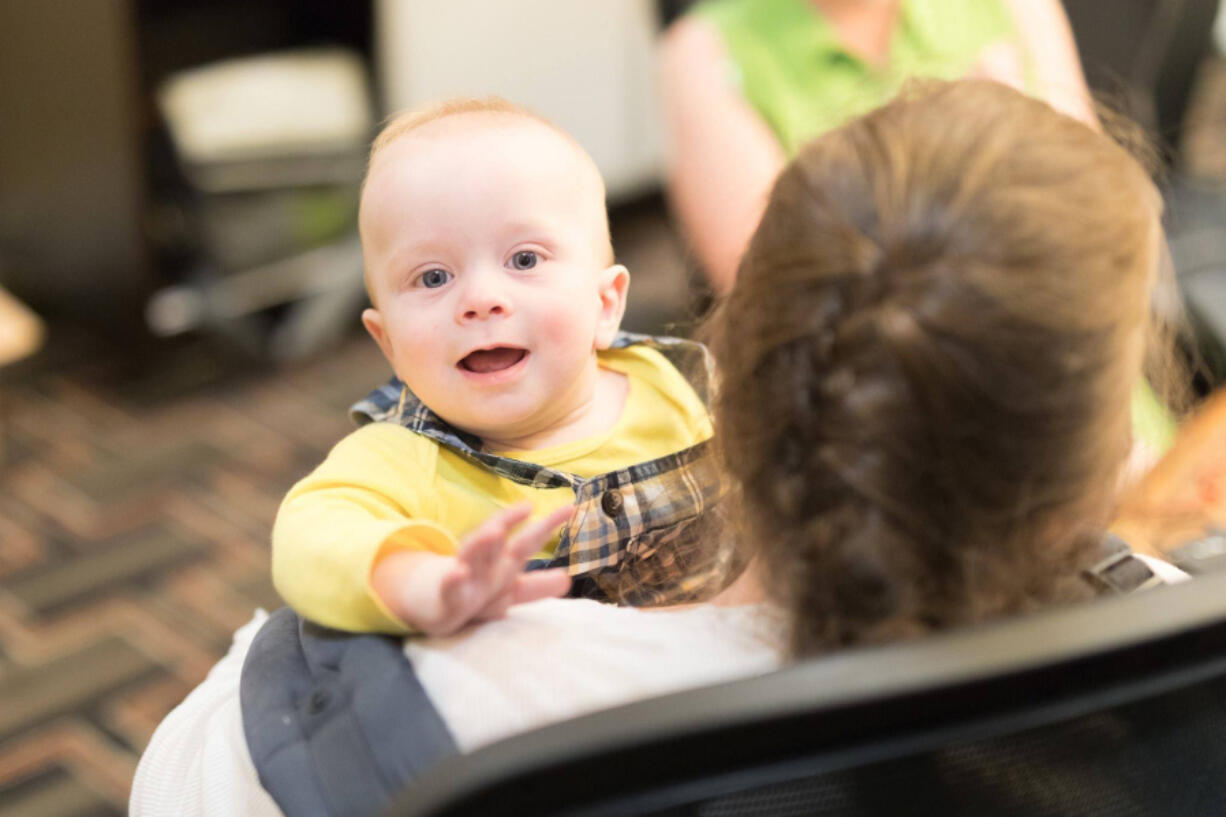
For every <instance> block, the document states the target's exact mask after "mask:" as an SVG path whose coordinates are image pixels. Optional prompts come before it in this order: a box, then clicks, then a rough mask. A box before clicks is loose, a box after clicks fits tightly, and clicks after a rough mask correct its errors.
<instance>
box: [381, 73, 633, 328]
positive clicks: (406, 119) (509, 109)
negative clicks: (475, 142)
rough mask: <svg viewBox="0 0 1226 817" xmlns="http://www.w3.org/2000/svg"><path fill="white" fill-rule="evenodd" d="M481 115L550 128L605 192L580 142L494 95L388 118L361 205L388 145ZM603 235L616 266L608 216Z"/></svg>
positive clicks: (452, 101)
mask: <svg viewBox="0 0 1226 817" xmlns="http://www.w3.org/2000/svg"><path fill="white" fill-rule="evenodd" d="M478 113H488V114H502V115H505V116H509V117H514V118H517V119H526V120H528V121H530V122H536V123H538V124H541V125H544V126H545V127H547V128H549V129H550V130H552V131H553V132H554V133H556V134H558V135H559V136H561V137H562V138H563V139H565V140H566V141H568V142H570V143H571V144H572V145H574V147H575V149H576V150H578V151H579V153H580V154H582V155H583V156H584V157H585V158H586V159H587V160H588V161H589V162H591V164H592V168H593V170H595V171H596V178H597V179H600V183H601V188H602V189H603V185H604V180H603V178H602V177H601V175H600V171H599V169H598V168H597V167H596V163H595V162H594V161H593V160H592V158H591V156H589V155H588V152H587V151H586V150H585V149H584V148H583V145H581V144H579V141H578V140H577V139H575V137H574V136H571V135H570V134H569V133H567V132H566V131H565V130H563V129H562V128H560V127H558V126H557V125H555V124H554V123H553V122H551V121H549V120H548V119H546V118H545V117H543V116H541V115H540V114H538V113H535V112H533V111H530V110H528V109H527V108H525V107H523V106H521V105H516V104H515V103H514V102H511V101H510V100H507V99H504V98H503V97H500V96H492V95H491V96H484V97H455V98H453V99H446V100H443V101H442V102H435V103H432V104H430V105H426V106H425V107H422V108H415V109H413V110H409V111H403V112H401V113H399V114H394V115H393V116H391V117H389V118H388V119H387V123H386V124H385V125H384V126H383V129H382V130H380V131H379V133H378V135H376V136H375V138H374V141H372V142H371V144H370V156H369V157H368V158H367V160H366V175H365V177H364V178H363V179H362V186H361V188H360V190H359V201H360V199H361V194H362V193H364V192H365V190H366V183H367V182H368V181H369V180H370V175H371V171H372V170H373V169H374V166H375V160H376V159H377V158H378V156H379V154H380V153H382V152H383V150H384V149H386V148H387V146H388V145H390V144H391V143H393V142H395V141H396V140H397V139H399V138H401V137H402V136H405V135H406V134H409V133H412V132H413V131H415V130H418V129H420V128H422V127H424V126H425V125H428V124H430V123H431V122H437V121H438V120H440V119H447V118H449V117H452V116H461V115H464V114H478ZM604 232H605V237H606V240H607V243H608V245H609V250H608V255H609V263H613V244H612V240H611V239H609V238H608V236H609V225H608V215H607V213H606V216H605V225H604ZM362 277H363V279H364V280H365V283H366V295H367V297H369V298H370V301H371V303H372V304H373V303H374V302H375V298H374V291H373V289H372V288H371V286H370V274H369V271H367V270H366V269H365V268H364V269H363V271H362Z"/></svg>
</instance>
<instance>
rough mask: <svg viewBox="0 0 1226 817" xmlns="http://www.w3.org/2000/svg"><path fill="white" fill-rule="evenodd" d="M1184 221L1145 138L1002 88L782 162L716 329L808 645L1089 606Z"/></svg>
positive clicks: (824, 143)
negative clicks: (1165, 274)
mask: <svg viewBox="0 0 1226 817" xmlns="http://www.w3.org/2000/svg"><path fill="white" fill-rule="evenodd" d="M1160 207H1161V200H1160V197H1159V196H1158V193H1157V191H1156V190H1155V188H1154V185H1153V183H1152V182H1151V180H1150V178H1149V177H1148V175H1147V174H1146V172H1145V171H1144V169H1143V168H1142V167H1141V166H1140V165H1139V164H1138V163H1137V162H1136V161H1135V160H1134V159H1133V158H1132V157H1131V156H1130V155H1129V154H1128V153H1127V152H1126V151H1125V150H1124V149H1122V148H1121V147H1119V146H1118V145H1116V144H1115V143H1113V142H1112V141H1111V140H1109V139H1107V138H1105V137H1103V136H1101V135H1099V134H1097V133H1094V132H1093V131H1091V130H1090V129H1089V128H1087V127H1085V126H1084V125H1082V124H1080V123H1078V122H1076V121H1074V120H1073V119H1071V118H1069V117H1066V116H1063V115H1061V114H1058V113H1056V112H1055V111H1054V110H1052V109H1051V108H1049V107H1048V106H1047V105H1045V104H1044V103H1042V102H1038V101H1035V100H1032V99H1029V98H1027V97H1025V96H1023V95H1021V94H1019V93H1017V92H1015V91H1012V90H1010V89H1007V88H1005V87H1003V86H1001V85H998V84H995V83H990V82H981V81H980V82H977V81H964V82H957V83H925V84H923V85H916V86H912V87H910V88H909V89H908V90H907V91H904V93H903V94H902V95H901V96H900V97H899V98H897V99H896V100H894V101H893V102H891V103H889V104H887V105H886V106H885V107H883V108H881V109H878V110H877V111H874V112H872V113H870V114H868V115H866V116H864V117H862V118H860V119H858V120H855V121H853V122H851V123H850V124H848V125H847V126H845V127H843V128H840V129H839V130H837V131H833V132H831V133H829V134H827V135H825V136H823V137H821V138H819V139H818V140H816V141H815V142H813V143H811V144H810V145H808V146H807V147H805V148H804V149H803V150H802V151H801V152H800V154H799V155H798V156H797V157H796V159H795V160H794V161H793V162H792V163H791V164H790V165H789V166H788V167H787V168H786V169H785V170H784V171H783V173H782V174H781V176H780V177H779V179H778V181H777V183H776V185H775V187H774V190H773V192H772V194H771V197H770V202H769V204H768V206H767V209H766V212H765V215H764V216H763V218H762V221H761V224H760V225H759V227H758V230H757V232H756V233H755V235H754V237H753V239H752V241H751V243H750V246H749V248H748V250H747V251H746V254H745V256H744V258H743V260H742V262H741V266H740V270H739V272H738V276H737V280H736V286H735V288H734V289H733V290H732V292H731V293H730V295H729V296H728V298H727V299H726V301H725V302H724V303H723V304H722V305H721V306H720V307H719V308H718V309H717V311H716V313H715V315H714V316H713V319H712V321H711V322H710V324H709V328H708V330H707V331H708V336H709V339H710V341H711V343H712V346H713V351H714V352H715V356H716V359H717V360H718V361H719V368H720V372H721V387H720V389H719V393H718V395H717V398H716V401H715V416H716V427H717V429H718V430H719V435H720V437H719V442H720V447H721V450H722V452H723V457H724V461H725V464H726V467H727V469H728V471H729V473H730V474H731V475H732V477H733V480H734V482H735V483H736V487H737V489H738V492H739V494H740V509H739V510H740V516H741V518H742V521H743V531H742V536H744V537H745V538H746V539H747V543H748V545H749V546H750V547H751V548H753V549H754V550H755V551H756V552H757V553H759V554H760V556H761V562H762V568H763V574H764V581H765V586H766V589H767V592H768V594H770V595H772V596H773V597H774V598H776V599H777V600H778V601H779V602H781V603H782V604H783V606H784V607H785V608H786V609H787V611H788V613H789V614H790V615H789V618H790V620H791V621H792V633H791V636H792V639H791V640H792V646H793V649H794V651H796V652H797V653H802V654H803V653H809V652H813V651H815V650H819V649H822V648H828V647H833V646H837V645H842V644H852V643H864V642H873V641H880V640H886V639H893V638H899V637H904V636H909V635H914V634H918V633H922V632H926V631H928V630H932V629H939V628H943V627H948V626H953V625H956V624H960V623H966V622H971V621H977V620H982V619H985V618H988V617H991V616H994V615H998V614H1001V613H1006V612H1013V611H1019V610H1025V609H1029V608H1032V607H1035V606H1038V605H1041V604H1046V603H1050V602H1052V601H1056V600H1059V599H1067V598H1075V597H1079V596H1082V595H1087V594H1088V592H1089V591H1088V586H1087V585H1085V583H1084V582H1082V581H1081V580H1080V577H1079V573H1080V569H1081V568H1082V567H1085V566H1086V565H1087V564H1088V563H1089V562H1090V561H1092V560H1093V558H1094V555H1095V553H1096V549H1097V547H1098V542H1099V541H1100V540H1101V536H1102V531H1103V528H1104V527H1105V524H1106V522H1107V520H1108V519H1109V514H1110V511H1111V504H1112V502H1113V497H1114V492H1115V486H1116V484H1117V482H1118V477H1119V473H1120V469H1121V465H1122V463H1123V462H1124V460H1125V457H1126V455H1127V454H1128V451H1129V448H1130V440H1131V422H1130V410H1129V407H1130V401H1129V395H1130V392H1131V389H1132V388H1133V386H1134V384H1135V383H1136V382H1137V378H1138V377H1139V371H1140V364H1141V351H1142V348H1141V347H1142V339H1143V334H1144V333H1143V331H1142V328H1143V326H1144V324H1145V322H1146V316H1147V314H1148V312H1149V308H1148V307H1149V293H1150V288H1151V282H1152V273H1153V270H1154V269H1155V267H1156V265H1157V263H1156V259H1157V257H1158V254H1159V253H1158V248H1159V245H1160V243H1161V242H1160V240H1159V237H1160V228H1159V226H1158V224H1159V212H1160Z"/></svg>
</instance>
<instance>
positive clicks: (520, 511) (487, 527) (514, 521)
mask: <svg viewBox="0 0 1226 817" xmlns="http://www.w3.org/2000/svg"><path fill="white" fill-rule="evenodd" d="M531 513H532V506H531V505H529V504H528V503H526V502H521V503H519V504H518V505H512V506H511V507H510V508H507V509H505V510H501V511H499V512H498V513H496V514H494V515H493V516H491V517H490V518H489V519H487V520H485V522H483V523H481V525H480V526H478V527H477V528H476V529H475V530H474V531H473V532H472V533H470V534H468V535H467V536H465V537H464V539H463V540H462V541H461V542H460V548H459V551H458V552H457V553H456V558H457V559H458V560H460V561H461V562H464V563H465V564H469V565H472V567H473V571H474V572H475V573H478V574H480V573H483V572H485V571H486V570H488V568H489V566H490V564H491V563H492V562H493V560H494V559H495V558H497V556H498V555H499V553H501V552H502V549H503V548H504V547H505V546H506V541H507V535H508V534H509V533H510V531H511V529H512V528H513V527H515V526H516V525H518V524H519V523H520V522H523V521H524V520H525V519H527V518H528V516H529V515H531Z"/></svg>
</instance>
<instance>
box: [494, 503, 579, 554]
mask: <svg viewBox="0 0 1226 817" xmlns="http://www.w3.org/2000/svg"><path fill="white" fill-rule="evenodd" d="M574 512H575V509H574V508H573V507H572V506H570V505H567V506H565V507H562V508H558V509H557V510H555V511H551V512H550V513H547V514H545V515H544V516H543V517H541V518H540V519H538V520H536V521H535V522H532V523H529V524H528V525H525V526H524V527H523V529H521V530H520V531H518V532H517V533H516V534H515V538H514V539H512V540H511V549H510V553H511V558H512V559H514V560H516V561H517V562H524V561H527V560H528V559H529V558H531V557H532V554H534V553H536V552H537V551H538V550H540V549H541V548H543V547H544V546H545V543H546V542H548V541H549V539H550V538H551V537H552V536H553V534H554V531H556V530H557V529H558V526H559V525H561V524H563V523H564V522H566V521H567V520H569V519H570V518H571V516H572V515H573V514H574Z"/></svg>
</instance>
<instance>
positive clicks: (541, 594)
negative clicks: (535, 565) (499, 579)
mask: <svg viewBox="0 0 1226 817" xmlns="http://www.w3.org/2000/svg"><path fill="white" fill-rule="evenodd" d="M568 590H570V576H568V575H566V568H564V567H554V568H550V569H549V570H529V571H528V572H527V573H524V574H522V575H520V577H519V578H518V579H517V580H516V582H515V586H514V587H513V588H512V589H511V603H512V604H523V603H524V602H526V601H536V600H537V599H552V598H556V597H558V596H565V595H566V591H568Z"/></svg>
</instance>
